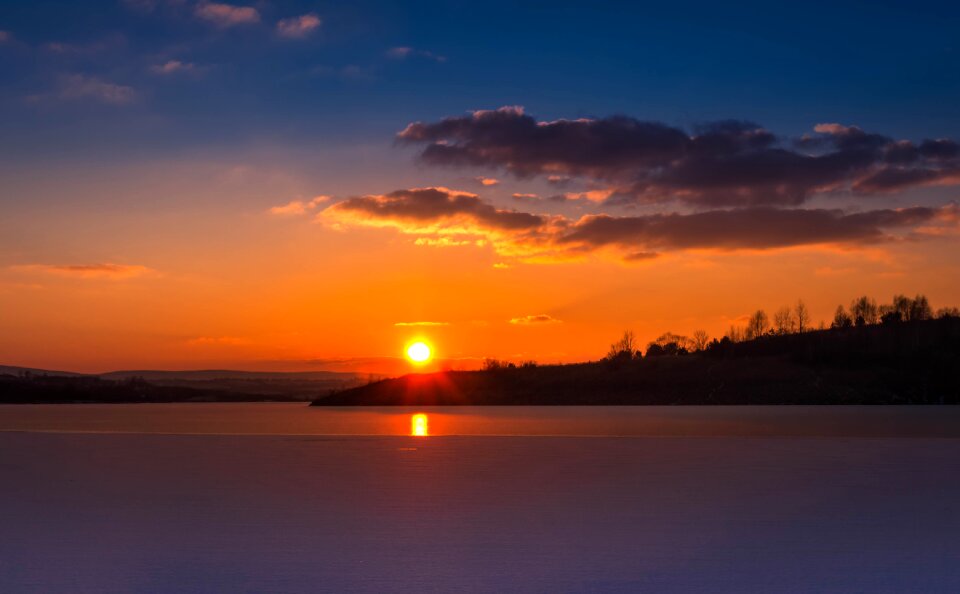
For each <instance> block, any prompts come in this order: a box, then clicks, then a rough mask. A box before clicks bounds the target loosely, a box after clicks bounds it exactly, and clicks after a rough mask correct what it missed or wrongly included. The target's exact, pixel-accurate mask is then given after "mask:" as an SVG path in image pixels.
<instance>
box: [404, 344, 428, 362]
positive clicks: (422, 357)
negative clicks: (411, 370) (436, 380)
mask: <svg viewBox="0 0 960 594" xmlns="http://www.w3.org/2000/svg"><path fill="white" fill-rule="evenodd" d="M432 355H433V353H431V352H430V347H429V346H427V344H426V343H424V342H415V343H413V344H411V345H410V346H408V347H407V358H408V359H410V360H411V361H413V362H414V363H426V362H427V361H429V360H430V357H431V356H432Z"/></svg>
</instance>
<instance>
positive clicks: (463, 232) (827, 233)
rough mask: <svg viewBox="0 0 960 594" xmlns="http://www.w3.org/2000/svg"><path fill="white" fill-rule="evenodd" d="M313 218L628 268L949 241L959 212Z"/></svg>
mask: <svg viewBox="0 0 960 594" xmlns="http://www.w3.org/2000/svg"><path fill="white" fill-rule="evenodd" d="M318 218H319V219H320V220H321V221H323V222H326V223H328V224H331V225H333V226H336V227H339V228H350V227H381V228H383V227H386V228H393V229H396V230H398V231H400V232H402V233H405V234H410V235H415V236H417V237H418V239H417V240H416V243H417V244H419V245H433V246H444V245H466V244H474V245H487V244H489V245H491V246H492V247H493V249H494V251H495V252H496V253H498V254H500V255H504V256H512V257H516V258H519V259H525V260H528V261H544V260H565V259H571V258H579V257H583V256H585V255H589V254H592V253H596V252H601V251H612V252H614V253H616V254H617V255H618V256H619V257H620V258H622V259H623V260H626V261H639V260H649V259H651V258H654V257H656V256H657V255H658V254H659V253H664V252H678V251H685V250H714V251H723V252H733V251H738V250H771V249H781V248H792V247H803V246H846V247H856V246H868V245H875V244H879V243H886V242H894V241H903V240H916V239H920V238H924V237H932V236H937V235H943V234H946V233H953V232H955V231H956V230H957V227H958V224H960V206H958V205H957V204H949V205H946V206H942V207H925V206H918V207H912V208H900V209H873V210H866V211H861V212H848V211H844V210H841V209H822V208H821V209H807V208H779V207H771V206H751V207H745V208H736V209H712V210H706V211H701V212H692V213H664V214H647V215H639V216H614V215H610V214H591V215H585V216H582V217H580V218H577V219H572V218H567V217H564V216H559V215H554V216H547V215H534V214H530V213H525V212H519V211H515V210H506V209H499V208H496V207H495V206H494V205H492V204H491V203H489V202H487V201H484V200H482V199H481V198H480V197H478V196H477V195H475V194H471V193H469V192H461V191H458V190H451V189H448V188H414V189H408V190H397V191H394V192H391V193H389V194H384V195H371V196H360V197H354V198H348V199H346V200H344V201H342V202H338V203H335V204H333V205H331V206H330V207H328V208H327V209H326V210H324V211H322V212H321V213H320V214H319V216H318Z"/></svg>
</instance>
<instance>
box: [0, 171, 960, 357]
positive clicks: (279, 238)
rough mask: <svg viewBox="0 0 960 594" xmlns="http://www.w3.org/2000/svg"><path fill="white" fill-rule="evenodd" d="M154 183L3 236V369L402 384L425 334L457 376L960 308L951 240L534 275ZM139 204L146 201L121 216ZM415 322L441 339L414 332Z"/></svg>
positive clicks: (252, 200)
mask: <svg viewBox="0 0 960 594" xmlns="http://www.w3.org/2000/svg"><path fill="white" fill-rule="evenodd" d="M150 167H151V166H150V165H140V166H137V167H134V168H132V169H131V170H130V171H128V172H126V175H125V176H123V175H120V176H115V177H114V178H113V179H111V180H109V181H104V180H103V179H87V180H83V179H80V178H78V177H76V176H74V177H73V178H69V177H68V178H67V179H63V180H62V183H64V184H72V187H73V190H74V192H76V193H77V194H78V195H86V196H89V200H88V201H75V202H72V203H70V204H58V205H57V207H56V209H52V208H51V204H53V202H51V194H50V193H49V192H50V190H46V191H45V192H44V191H37V192H36V193H35V198H36V199H35V200H34V202H33V203H32V204H28V205H26V206H22V207H20V210H19V212H16V213H14V216H13V217H12V218H7V219H5V220H4V221H3V222H2V223H0V232H2V234H3V237H4V238H5V239H4V243H5V247H6V250H5V262H3V266H2V267H0V312H2V316H0V362H2V363H4V364H10V365H22V366H30V367H41V368H50V369H66V370H76V371H88V372H94V371H106V370H112V369H124V368H126V369H129V368H168V369H173V368H176V369H185V368H223V367H227V368H241V369H274V370H309V369H340V370H344V369H355V370H361V371H365V372H379V373H396V372H398V371H402V370H405V369H407V367H406V364H405V363H403V362H402V361H399V362H398V361H397V360H396V358H399V357H401V355H402V350H403V348H404V345H405V344H407V343H408V342H409V341H410V340H411V339H412V338H414V337H423V338H425V339H427V340H428V341H429V342H431V343H432V344H433V345H434V348H435V352H436V355H437V357H439V358H441V359H447V360H450V361H449V362H446V363H444V364H446V365H450V366H453V367H472V366H476V365H477V364H478V362H479V361H480V360H481V359H482V358H484V357H498V358H510V359H518V360H520V359H535V360H538V361H543V362H548V361H577V360H586V359H597V358H599V357H601V356H602V355H603V354H604V353H605V351H606V348H607V346H608V345H609V343H610V342H612V341H613V340H614V339H615V338H617V335H618V334H619V333H620V332H621V331H622V330H624V329H632V330H634V331H635V332H636V333H637V335H638V337H639V338H640V339H641V340H642V341H643V342H644V343H645V342H646V341H649V340H651V339H653V338H655V337H656V336H657V335H659V334H660V333H662V332H665V331H668V330H669V331H673V332H675V333H680V334H689V333H691V332H692V331H694V330H696V329H700V328H702V329H705V330H706V331H707V332H709V333H710V334H711V336H720V335H722V333H723V332H724V331H725V330H726V329H727V328H728V327H729V326H730V325H731V324H732V323H739V322H740V321H741V319H742V318H743V317H744V316H746V315H747V314H749V313H750V312H752V311H753V310H755V309H756V308H759V307H762V308H765V309H766V310H767V311H768V312H769V313H772V312H773V310H775V309H776V308H777V307H779V306H781V305H785V304H793V303H794V302H795V301H796V299H797V298H803V299H804V300H805V301H806V303H807V304H808V306H809V307H810V310H811V312H812V314H813V319H814V321H815V322H819V321H820V320H829V318H830V317H831V316H832V313H833V310H834V308H835V307H836V305H837V304H838V303H844V304H846V303H849V301H850V300H851V299H852V298H853V297H855V296H857V295H860V294H864V293H866V294H869V295H873V296H875V297H876V298H877V299H878V300H881V301H887V300H889V298H890V297H891V296H892V295H893V294H894V293H899V292H904V293H910V294H913V293H916V292H924V293H926V294H927V295H928V296H929V298H930V300H931V302H932V303H933V305H934V307H935V308H936V307H940V306H944V305H948V304H957V303H960V283H958V281H957V279H958V278H960V274H958V273H960V270H958V264H957V259H956V257H955V249H956V242H955V239H954V236H953V235H952V234H948V235H947V236H944V237H939V238H928V239H923V240H921V241H898V242H892V243H886V244H882V245H872V246H859V247H857V246H846V247H843V248H838V247H835V246H806V247H796V248H788V249H774V250H765V251H727V252H719V251H716V250H714V251H710V250H695V251H683V250H681V251H676V252H671V253H665V254H663V255H661V256H660V257H657V258H654V259H650V260H643V261H639V262H635V263H625V262H624V261H623V260H622V259H618V258H616V257H614V256H612V255H610V254H607V253H605V252H598V253H591V254H588V255H586V256H584V257H582V258H580V259H579V260H572V261H560V262H550V263H526V262H524V261H523V259H522V258H505V257H504V256H503V255H502V254H497V253H496V251H495V247H494V246H492V245H490V244H489V243H486V244H484V245H481V246H477V245H475V244H471V245H458V246H446V247H438V246H429V245H417V239H418V237H420V236H419V235H416V234H412V235H411V234H405V233H403V232H401V231H400V230H398V229H395V228H367V227H359V228H355V227H346V228H340V229H337V228H333V226H331V225H330V224H329V222H328V221H326V220H324V216H325V215H321V216H320V219H321V220H320V222H318V221H317V218H318V217H317V213H318V212H322V208H324V207H325V205H318V206H317V207H315V208H314V209H305V212H304V213H301V214H275V213H272V212H270V209H271V208H272V207H274V206H277V205H283V204H287V203H288V202H290V201H291V200H296V199H298V198H299V199H301V200H304V199H305V200H309V199H310V197H311V196H313V195H317V194H320V193H321V192H319V191H317V192H315V193H310V194H298V193H296V191H295V190H294V191H291V190H289V189H288V190H287V191H286V192H285V191H283V190H282V189H280V190H275V189H274V187H275V186H276V185H278V184H277V182H276V179H277V174H276V172H269V171H268V172H262V171H259V170H257V169H256V168H255V167H253V168H251V169H249V170H243V173H242V174H238V173H237V171H238V169H237V167H236V166H232V165H220V164H211V165H206V166H203V167H197V166H196V165H187V164H162V166H161V164H153V166H152V167H154V168H156V169H159V170H163V171H164V174H163V175H161V174H159V173H158V174H155V177H154V178H152V179H150V180H149V181H150V182H152V183H150V184H149V186H148V187H147V188H146V189H144V185H143V181H144V178H143V177H142V176H141V175H140V174H141V173H142V171H143V170H144V168H148V169H149V168H150ZM237 175H239V176H240V177H239V178H237V177H236V176H237ZM290 175H291V176H294V174H292V173H291V174H290ZM294 177H295V176H294ZM302 183H303V185H305V186H307V185H311V183H310V182H308V181H303V182H302ZM105 185H109V186H110V188H109V190H110V192H111V196H112V197H108V198H106V199H105V198H103V197H104V196H105V195H106V193H105V190H106V189H107V188H105V187H104V186H105ZM291 185H294V186H295V185H297V184H296V183H291ZM371 185H375V186H383V185H385V183H374V184H371ZM183 186H188V187H189V194H187V195H184V194H182V187H183ZM317 189H318V190H320V189H323V188H317ZM134 191H137V192H141V193H143V194H144V195H143V196H141V197H140V199H139V200H138V201H137V202H136V203H130V202H124V193H125V192H134ZM470 191H475V192H480V193H482V192H484V190H483V189H477V188H471V189H470ZM503 191H506V190H503ZM170 196H177V198H176V204H171V201H172V200H173V199H172V198H170ZM304 197H305V198H304ZM490 201H491V202H493V203H498V202H502V201H503V199H502V198H498V196H496V195H494V196H493V197H491V198H490ZM91 204H96V206H95V207H91V206H90V205H91ZM503 208H509V209H512V208H515V206H514V205H513V204H510V203H504V204H503ZM529 210H531V212H535V211H536V208H534V209H529ZM457 237H459V236H457ZM471 237H472V236H471ZM504 263H506V265H505V266H504ZM105 264H109V265H110V266H105ZM497 265H501V266H497ZM71 266H72V267H73V268H71ZM541 315H542V316H548V318H542V320H545V321H536V320H537V318H534V321H532V322H530V323H516V322H521V321H523V318H526V317H527V316H541ZM511 321H514V322H515V323H511ZM422 322H430V323H432V324H433V325H420V326H415V325H401V324H412V323H422ZM384 358H387V359H384ZM391 358H393V360H391Z"/></svg>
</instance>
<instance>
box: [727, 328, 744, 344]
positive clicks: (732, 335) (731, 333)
mask: <svg viewBox="0 0 960 594" xmlns="http://www.w3.org/2000/svg"><path fill="white" fill-rule="evenodd" d="M724 338H727V339H729V340H730V342H743V341H744V339H745V338H746V332H744V330H743V328H741V327H740V326H730V329H729V330H727V335H726V336H724Z"/></svg>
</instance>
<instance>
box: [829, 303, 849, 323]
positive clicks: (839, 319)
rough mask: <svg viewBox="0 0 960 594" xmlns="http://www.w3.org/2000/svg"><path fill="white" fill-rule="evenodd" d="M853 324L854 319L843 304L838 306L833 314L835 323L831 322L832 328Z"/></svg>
mask: <svg viewBox="0 0 960 594" xmlns="http://www.w3.org/2000/svg"><path fill="white" fill-rule="evenodd" d="M850 326H853V319H852V318H851V317H850V314H848V313H847V312H846V310H844V309H843V306H842V305H838V306H837V311H836V312H835V313H834V314H833V323H832V324H830V327H831V328H849V327H850Z"/></svg>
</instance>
